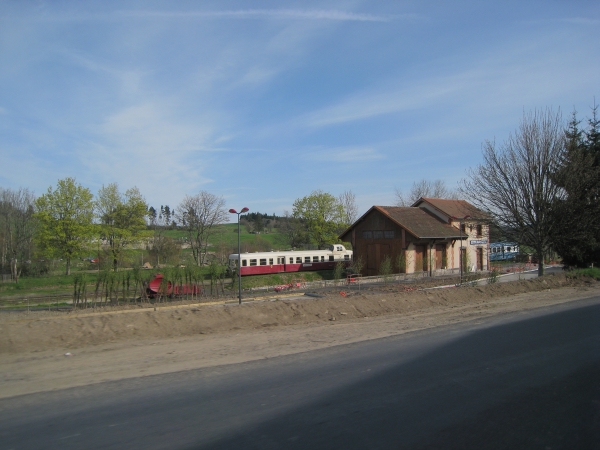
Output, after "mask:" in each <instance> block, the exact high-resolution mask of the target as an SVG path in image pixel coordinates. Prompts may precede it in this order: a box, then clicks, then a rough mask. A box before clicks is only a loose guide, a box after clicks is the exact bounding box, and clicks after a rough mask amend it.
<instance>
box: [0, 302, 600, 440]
mask: <svg viewBox="0 0 600 450" xmlns="http://www.w3.org/2000/svg"><path fill="white" fill-rule="evenodd" d="M333 326H336V325H333ZM599 380H600V297H595V298H592V299H587V300H582V301H578V302H575V303H572V304H569V305H560V306H555V307H552V308H547V309H544V310H537V311H532V312H526V313H519V314H511V315H504V316H501V317H495V318H490V319H486V320H483V321H478V322H470V323H468V324H461V325H452V326H445V327H440V328H436V329H430V330H424V331H419V332H414V333H409V334H405V335H400V336H394V337H390V338H385V339H378V340H373V341H367V342H361V343H356V344H351V345H344V346H339V347H333V348H329V349H325V350H319V351H313V352H307V353H303V354H297V355H291V356H285V357H278V358H272V359H266V360H261V361H255V362H250V363H244V364H236V365H229V366H220V367H214V368H208V369H201V370H192V371H186V372H179V373H174V374H167V375H159V376H151V377H143V378H138V379H129V380H124V381H120V382H111V383H98V384H95V385H92V386H87V387H81V388H74V389H68V390H63V391H56V392H48V393H41V394H33V395H26V396H22V397H16V398H12V399H5V400H0V449H112V448H115V449H130V448H136V449H337V448H339V449H436V448H439V449H471V448H472V449H528V450H529V449H542V450H547V449H552V450H554V449H571V448H572V449H595V448H600V381H599Z"/></svg>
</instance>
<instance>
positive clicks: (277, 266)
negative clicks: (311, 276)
mask: <svg viewBox="0 0 600 450" xmlns="http://www.w3.org/2000/svg"><path fill="white" fill-rule="evenodd" d="M241 260H242V265H241V270H240V274H241V275H242V276H245V275H264V274H271V273H291V272H305V271H311V270H331V269H333V268H334V267H335V265H336V264H337V263H339V262H342V263H345V264H346V265H350V263H351V262H352V250H346V248H345V247H344V246H343V245H341V244H333V245H330V246H329V248H328V249H327V250H286V251H270V252H253V253H242V254H241ZM237 267H238V254H237V253H232V254H231V255H229V265H228V271H229V273H231V274H237Z"/></svg>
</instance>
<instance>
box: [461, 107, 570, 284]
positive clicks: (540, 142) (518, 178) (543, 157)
mask: <svg viewBox="0 0 600 450" xmlns="http://www.w3.org/2000/svg"><path fill="white" fill-rule="evenodd" d="M563 130H564V125H563V120H562V116H561V113H560V111H559V112H558V113H554V112H553V111H552V110H551V109H547V110H545V111H534V112H532V113H529V114H524V115H523V119H522V120H521V124H520V126H519V128H518V129H517V130H516V132H515V133H514V134H511V135H510V136H509V138H508V140H506V141H505V142H504V144H503V145H502V146H500V147H497V146H496V143H495V142H493V141H492V142H490V141H487V142H485V144H484V145H483V163H482V164H480V165H479V166H477V167H476V168H474V169H473V168H471V169H469V170H468V172H467V179H466V180H464V181H463V183H462V187H461V193H463V194H464V195H465V197H467V198H468V199H469V200H470V201H471V202H472V203H473V204H474V205H475V206H477V207H479V208H480V209H482V210H484V211H487V212H488V213H489V214H490V215H491V216H492V217H493V218H494V220H495V221H496V223H497V224H498V225H499V226H500V227H501V229H502V230H503V231H504V233H505V234H506V236H507V237H508V238H509V239H512V240H515V241H516V242H518V243H519V244H521V245H526V246H530V247H532V248H533V249H534V251H535V253H536V256H537V258H538V260H539V266H538V274H539V275H543V273H544V256H545V255H546V254H547V252H548V250H549V246H550V235H551V231H552V227H553V225H554V224H553V220H552V215H551V211H552V202H553V200H554V199H555V198H556V197H557V196H558V195H560V193H561V192H560V188H559V186H558V185H557V183H556V182H555V181H554V177H553V176H552V175H553V172H555V170H556V165H557V164H559V161H560V156H561V153H562V150H563V147H564V133H563Z"/></svg>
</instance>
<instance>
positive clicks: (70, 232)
mask: <svg viewBox="0 0 600 450" xmlns="http://www.w3.org/2000/svg"><path fill="white" fill-rule="evenodd" d="M35 205H36V213H35V217H36V218H37V220H38V221H39V228H38V233H37V236H36V239H37V242H38V245H39V248H40V250H41V251H42V252H43V253H44V254H47V255H49V256H55V257H60V258H64V259H65V260H66V262H67V268H66V274H67V275H69V274H70V273H71V260H72V259H73V258H74V257H77V256H80V255H81V254H82V252H83V251H84V249H85V248H86V247H87V245H88V244H89V241H90V238H91V237H92V235H93V232H94V226H93V219H94V202H93V195H92V193H91V192H90V190H89V189H87V188H84V187H83V186H81V185H80V184H77V183H76V182H75V179H74V178H65V179H64V180H59V181H58V183H57V185H56V189H54V190H53V189H52V187H49V188H48V191H47V192H46V194H44V195H42V196H41V197H39V198H38V199H37V200H36V202H35Z"/></svg>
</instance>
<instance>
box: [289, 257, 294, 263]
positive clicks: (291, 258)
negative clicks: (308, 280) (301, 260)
mask: <svg viewBox="0 0 600 450" xmlns="http://www.w3.org/2000/svg"><path fill="white" fill-rule="evenodd" d="M290 264H294V257H293V256H290Z"/></svg>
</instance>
